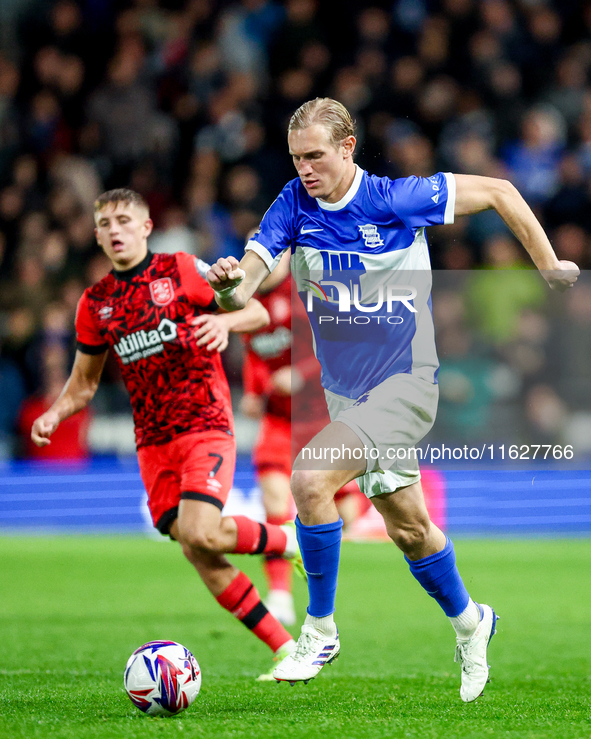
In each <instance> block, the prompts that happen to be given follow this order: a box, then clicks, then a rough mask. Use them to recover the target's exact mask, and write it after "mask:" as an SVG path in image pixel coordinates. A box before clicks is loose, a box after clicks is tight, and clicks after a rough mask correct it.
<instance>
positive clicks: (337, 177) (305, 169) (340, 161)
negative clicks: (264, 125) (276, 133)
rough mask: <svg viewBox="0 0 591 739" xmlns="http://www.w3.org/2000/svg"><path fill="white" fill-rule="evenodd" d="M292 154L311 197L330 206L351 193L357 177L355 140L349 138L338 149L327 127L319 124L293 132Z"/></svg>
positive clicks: (288, 139) (291, 133) (290, 151)
mask: <svg viewBox="0 0 591 739" xmlns="http://www.w3.org/2000/svg"><path fill="white" fill-rule="evenodd" d="M287 141H288V143H289V153H290V154H291V157H292V159H293V163H294V165H295V168H296V169H297V172H298V175H299V177H300V180H301V181H302V184H303V185H304V187H305V188H306V190H307V192H308V195H311V196H312V197H313V198H321V199H322V200H326V201H327V202H329V203H336V202H338V201H339V200H340V199H341V198H342V197H343V196H344V195H345V193H346V192H347V190H348V189H349V187H350V186H351V183H352V181H353V177H354V176H355V166H354V164H353V151H354V150H355V138H354V137H353V136H348V137H347V138H346V139H345V140H344V141H342V142H341V144H340V145H339V146H338V147H335V146H334V145H333V144H332V143H331V142H330V134H329V131H328V129H327V128H326V126H323V125H322V124H319V123H315V124H314V125H313V126H308V128H302V129H299V130H296V131H290V133H289V135H288V137H287Z"/></svg>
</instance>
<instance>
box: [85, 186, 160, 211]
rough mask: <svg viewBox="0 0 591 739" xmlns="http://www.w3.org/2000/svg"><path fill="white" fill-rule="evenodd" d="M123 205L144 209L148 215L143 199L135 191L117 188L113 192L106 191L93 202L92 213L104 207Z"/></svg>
mask: <svg viewBox="0 0 591 739" xmlns="http://www.w3.org/2000/svg"><path fill="white" fill-rule="evenodd" d="M118 203H125V205H135V206H136V207H138V208H144V209H145V210H147V211H148V214H149V213H150V208H149V206H148V203H147V202H146V201H145V199H144V198H143V197H142V196H141V195H140V194H139V192H136V191H135V190H128V189H127V188H126V187H118V188H117V189H115V190H107V192H104V193H103V194H102V195H99V196H98V198H97V199H96V200H95V201H94V212H95V213H98V211H99V210H102V209H103V208H104V207H105V206H106V205H117V204H118Z"/></svg>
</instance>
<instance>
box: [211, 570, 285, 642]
mask: <svg viewBox="0 0 591 739" xmlns="http://www.w3.org/2000/svg"><path fill="white" fill-rule="evenodd" d="M216 600H217V602H218V603H219V604H220V605H221V606H222V607H223V608H225V609H226V610H227V611H230V613H231V614H232V615H233V616H235V617H236V618H237V619H238V620H239V621H242V623H243V624H244V625H245V626H246V627H247V628H248V629H250V630H251V631H252V632H253V634H255V635H256V636H258V638H259V639H260V640H261V641H263V642H265V644H266V645H267V646H268V647H269V648H270V649H271V650H272V651H273V652H276V651H277V650H278V649H280V648H281V647H282V646H283V645H284V644H286V643H287V642H290V641H291V640H292V637H291V634H289V633H288V632H287V631H286V630H285V629H284V628H283V626H282V625H281V624H280V623H279V621H277V619H275V618H274V617H273V616H272V615H271V614H270V613H269V611H268V610H267V609H266V607H265V606H264V604H263V602H262V601H261V598H260V596H259V593H258V591H257V589H256V588H255V586H254V585H253V584H252V582H251V581H250V579H249V578H248V577H247V576H246V575H245V574H244V573H243V572H239V573H238V575H236V577H235V578H234V579H233V580H232V582H231V583H230V584H229V585H228V587H227V588H226V589H225V590H224V591H223V593H221V594H220V595H218V596H217V598H216Z"/></svg>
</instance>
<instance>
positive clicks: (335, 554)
mask: <svg viewBox="0 0 591 739" xmlns="http://www.w3.org/2000/svg"><path fill="white" fill-rule="evenodd" d="M295 523H296V531H297V535H298V542H299V545H300V550H301V552H302V559H303V560H304V567H305V569H306V572H307V574H308V592H309V594H310V605H309V606H308V613H309V614H310V616H315V617H316V618H323V617H324V616H330V614H331V613H334V604H335V597H336V592H337V576H338V574H339V558H340V554H341V530H342V528H343V521H342V519H341V518H339V520H338V521H335V522H334V523H323V524H319V525H318V526H304V524H303V523H302V522H301V521H300V519H299V518H296V521H295Z"/></svg>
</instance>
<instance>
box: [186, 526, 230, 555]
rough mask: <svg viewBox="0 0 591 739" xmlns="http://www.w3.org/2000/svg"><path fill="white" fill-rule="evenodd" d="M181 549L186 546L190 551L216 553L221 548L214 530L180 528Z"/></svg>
mask: <svg viewBox="0 0 591 739" xmlns="http://www.w3.org/2000/svg"><path fill="white" fill-rule="evenodd" d="M179 533H180V535H181V543H182V546H183V551H185V548H188V549H189V550H190V551H191V552H197V553H203V554H217V553H219V552H220V551H222V550H221V542H220V539H219V537H218V535H217V532H216V531H213V530H211V529H205V528H194V529H189V530H187V529H183V528H182V527H181V528H180V532H179Z"/></svg>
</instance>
